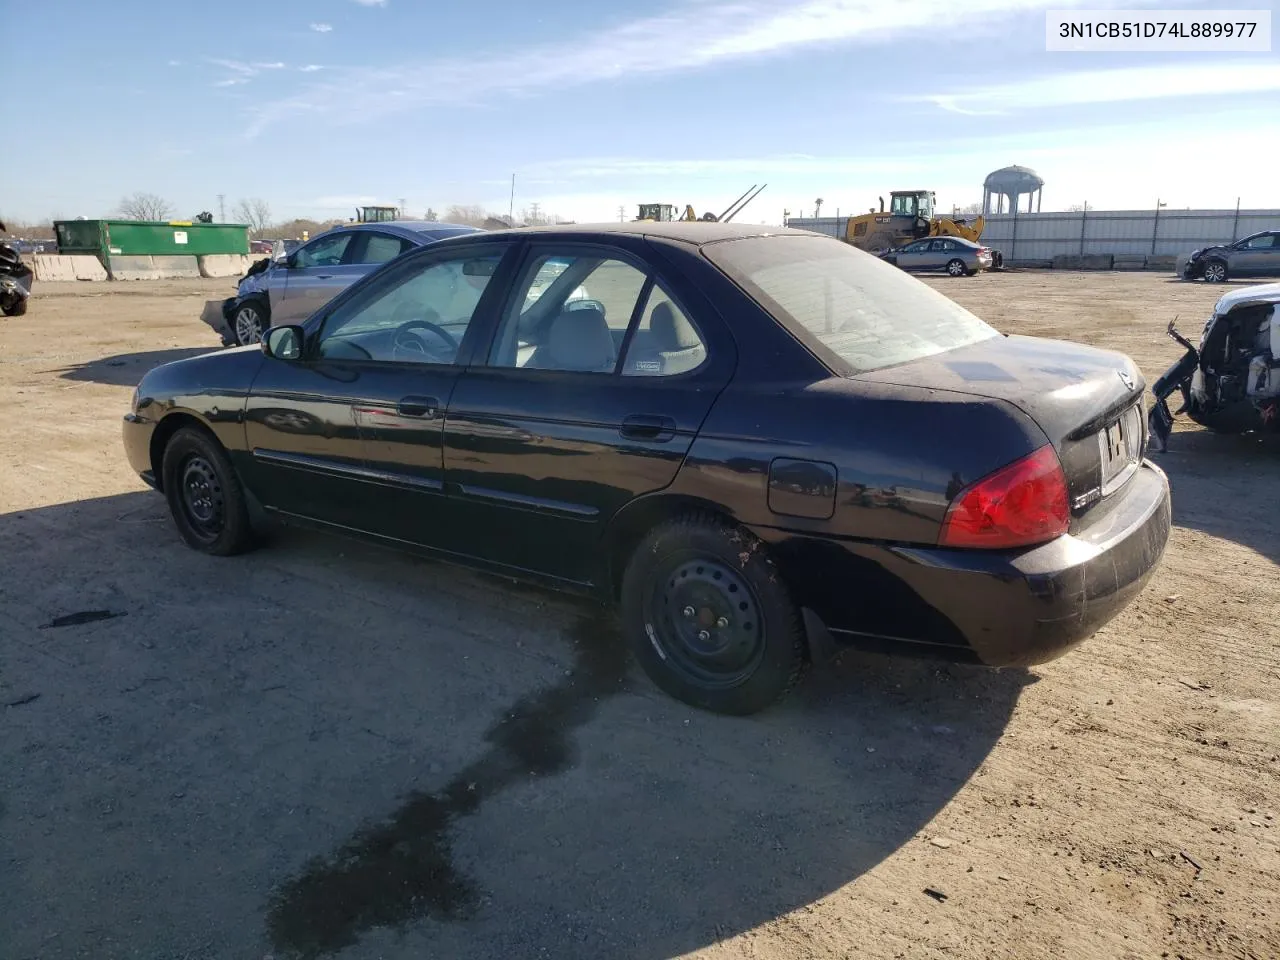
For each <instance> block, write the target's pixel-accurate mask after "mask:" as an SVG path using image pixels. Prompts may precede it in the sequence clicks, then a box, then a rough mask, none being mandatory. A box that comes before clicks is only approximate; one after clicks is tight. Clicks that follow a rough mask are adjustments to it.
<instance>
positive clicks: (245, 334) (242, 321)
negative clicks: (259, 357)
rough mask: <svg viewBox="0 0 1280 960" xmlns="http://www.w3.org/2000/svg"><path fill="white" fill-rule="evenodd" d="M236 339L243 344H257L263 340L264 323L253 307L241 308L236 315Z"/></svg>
mask: <svg viewBox="0 0 1280 960" xmlns="http://www.w3.org/2000/svg"><path fill="white" fill-rule="evenodd" d="M236 339H237V340H239V341H240V342H241V343H242V344H249V343H257V342H259V341H260V340H261V339H262V321H261V320H260V319H259V318H258V311H257V310H255V309H253V307H241V308H240V310H239V312H237V313H236Z"/></svg>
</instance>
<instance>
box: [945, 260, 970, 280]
mask: <svg viewBox="0 0 1280 960" xmlns="http://www.w3.org/2000/svg"><path fill="white" fill-rule="evenodd" d="M947 273H949V274H951V276H953V277H963V276H966V275H967V274H968V273H969V268H968V267H966V266H965V265H964V261H963V260H961V259H960V258H958V257H957V258H956V259H955V260H952V261H951V262H950V263H948V264H947Z"/></svg>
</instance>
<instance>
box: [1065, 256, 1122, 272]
mask: <svg viewBox="0 0 1280 960" xmlns="http://www.w3.org/2000/svg"><path fill="white" fill-rule="evenodd" d="M1114 260H1115V258H1114V257H1112V256H1111V254H1109V253H1086V254H1085V255H1084V256H1080V255H1079V254H1074V253H1065V254H1059V255H1058V256H1056V257H1054V258H1053V269H1055V270H1110V269H1112V266H1113V263H1114Z"/></svg>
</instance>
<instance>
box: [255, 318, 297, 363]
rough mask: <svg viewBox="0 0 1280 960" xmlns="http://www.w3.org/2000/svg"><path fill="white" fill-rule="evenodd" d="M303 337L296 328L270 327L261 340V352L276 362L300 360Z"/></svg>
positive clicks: (290, 326)
mask: <svg viewBox="0 0 1280 960" xmlns="http://www.w3.org/2000/svg"><path fill="white" fill-rule="evenodd" d="M305 336H306V335H305V334H304V332H303V330H302V328H301V327H298V326H293V325H289V326H285V327H271V328H269V329H268V330H267V334H266V336H264V337H263V338H262V352H263V353H265V354H266V355H267V356H268V357H274V358H275V359H276V360H301V359H302V345H303V344H304V343H305V342H306V340H305Z"/></svg>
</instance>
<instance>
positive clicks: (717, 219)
mask: <svg viewBox="0 0 1280 960" xmlns="http://www.w3.org/2000/svg"><path fill="white" fill-rule="evenodd" d="M767 186H768V184H767V183H766V184H764V185H763V186H761V187H760V189H759V190H757V189H756V185H755V184H754V183H753V184H752V185H751V186H750V187H749V188H748V189H747V190H746V192H745V193H743V194H742V196H740V197H738V199H737V200H735V201H733V203H731V204H729V206H728V207H726V208H725V211H724V213H722V214H720V216H716V215H715V214H714V213H712V212H711V211H710V210H708V211H707V212H706V213H704V214H703V215H702V216H698V214H697V213H696V212H695V211H694V209H693V204H689V203H687V204H685V207H684V213H682V214H680V215H679V216H676V207H675V204H672V203H642V204H640V215H639V216H637V217H636V220H657V221H660V222H662V223H671V222H696V221H702V222H703V223H728V222H729V221H730V220H732V219H733V218H734V217H736V216H737V215H738V214H740V213H741V212H742V210H743V208H744V207H746V205H747V204H748V203H750V202H751V201H752V200H754V199H755V198H756V197H758V196H759V195H760V191H761V190H763V189H764V188H765V187H767ZM752 191H754V192H752Z"/></svg>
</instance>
